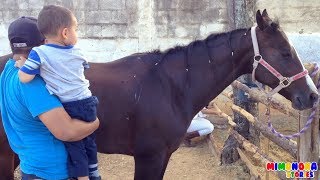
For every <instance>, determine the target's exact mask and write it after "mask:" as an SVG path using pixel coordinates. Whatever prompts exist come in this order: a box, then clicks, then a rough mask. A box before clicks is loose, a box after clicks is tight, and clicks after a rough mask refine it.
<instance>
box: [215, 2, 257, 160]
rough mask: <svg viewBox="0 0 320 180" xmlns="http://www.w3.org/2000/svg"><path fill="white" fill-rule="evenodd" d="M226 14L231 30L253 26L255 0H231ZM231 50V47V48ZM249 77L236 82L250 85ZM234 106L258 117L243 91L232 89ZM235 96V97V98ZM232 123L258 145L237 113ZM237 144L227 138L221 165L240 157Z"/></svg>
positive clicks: (231, 138)
mask: <svg viewBox="0 0 320 180" xmlns="http://www.w3.org/2000/svg"><path fill="white" fill-rule="evenodd" d="M227 3H228V6H229V7H228V14H229V17H230V22H233V23H230V24H231V25H230V27H231V29H237V28H247V27H250V26H252V25H253V24H254V21H255V5H256V1H255V0H232V1H227ZM231 49H232V47H231ZM250 79H251V78H250V76H249V75H244V76H241V77H240V78H239V79H238V80H239V81H240V82H242V83H247V84H248V83H249V84H252V81H251V80H250ZM233 94H234V97H235V98H234V104H236V105H238V106H240V107H242V108H244V109H245V110H247V111H248V112H250V113H251V114H253V115H258V108H257V107H258V106H257V103H255V102H252V101H251V102H250V100H249V99H248V98H247V97H246V96H245V93H244V91H242V90H240V89H234V90H233ZM236 96H237V97H236ZM234 122H235V123H236V124H237V127H236V128H235V130H236V131H238V132H239V134H241V135H242V136H244V137H245V138H247V139H249V140H250V141H251V142H252V143H254V144H255V145H259V144H260V139H259V132H258V131H257V130H255V129H254V128H253V127H251V125H250V123H249V122H248V121H247V120H246V119H245V118H243V117H242V116H240V115H239V114H237V113H234ZM236 146H237V142H235V140H234V138H233V137H232V136H229V137H228V139H227V140H226V142H225V144H224V147H223V151H222V154H221V163H222V164H229V163H233V162H235V161H237V160H238V159H239V158H240V157H239V154H238V151H237V149H236Z"/></svg>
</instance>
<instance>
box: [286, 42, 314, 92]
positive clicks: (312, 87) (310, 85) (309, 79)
mask: <svg viewBox="0 0 320 180" xmlns="http://www.w3.org/2000/svg"><path fill="white" fill-rule="evenodd" d="M289 43H290V45H291V48H292V49H293V51H294V52H295V53H296V55H297V57H298V59H299V61H300V64H301V66H302V67H303V70H304V69H305V67H304V66H303V64H302V61H301V58H300V56H299V54H298V52H297V51H296V49H295V48H294V46H293V43H292V42H291V41H289ZM310 73H312V72H310ZM310 73H309V74H310ZM309 74H308V75H306V76H305V78H306V81H307V85H308V86H309V88H310V89H312V90H314V91H317V88H316V86H315V84H314V83H313V81H312V79H311V77H310V75H309Z"/></svg>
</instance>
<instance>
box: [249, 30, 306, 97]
mask: <svg viewBox="0 0 320 180" xmlns="http://www.w3.org/2000/svg"><path fill="white" fill-rule="evenodd" d="M251 38H252V45H253V50H254V58H253V70H252V81H253V82H254V83H255V84H256V85H257V86H258V87H259V89H260V90H261V91H263V92H264V93H266V95H267V97H268V98H269V99H270V98H271V96H272V95H274V94H275V93H277V92H279V91H280V90H281V89H283V88H286V87H288V86H289V85H290V84H291V83H292V82H293V81H296V80H298V79H300V78H302V77H304V76H306V75H308V70H307V69H304V71H302V72H300V73H298V74H296V75H294V76H291V77H284V76H282V75H281V73H279V72H278V71H277V70H276V69H274V68H273V67H272V66H271V65H270V64H269V63H267V62H266V61H265V60H264V59H263V58H262V56H261V55H260V53H259V45H258V41H257V35H256V27H252V28H251ZM259 64H261V65H262V66H263V67H265V68H266V69H267V70H268V71H269V72H270V73H272V74H273V75H274V76H275V77H276V78H278V79H279V85H278V86H277V87H276V88H274V89H273V90H271V91H269V92H267V91H265V90H264V89H263V87H262V85H261V83H259V82H258V81H257V80H256V78H255V74H256V69H257V67H258V65H259Z"/></svg>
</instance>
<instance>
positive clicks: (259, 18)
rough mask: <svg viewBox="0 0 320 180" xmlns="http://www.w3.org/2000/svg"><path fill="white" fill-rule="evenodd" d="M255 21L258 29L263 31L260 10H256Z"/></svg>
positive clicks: (263, 25)
mask: <svg viewBox="0 0 320 180" xmlns="http://www.w3.org/2000/svg"><path fill="white" fill-rule="evenodd" d="M256 21H257V24H258V27H259V29H261V30H264V28H266V26H265V22H264V20H263V17H262V15H261V12H260V10H258V11H257V13H256Z"/></svg>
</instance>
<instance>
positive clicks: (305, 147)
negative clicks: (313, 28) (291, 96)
mask: <svg viewBox="0 0 320 180" xmlns="http://www.w3.org/2000/svg"><path fill="white" fill-rule="evenodd" d="M306 67H307V69H309V72H312V70H313V68H308V65H306ZM318 80H319V73H317V75H316V77H314V78H313V81H314V83H315V84H316V85H317V83H318ZM311 112H312V110H305V111H302V113H301V115H300V122H299V126H300V127H299V129H302V128H303V127H304V126H305V124H306V122H307V120H308V118H309V115H310V113H311ZM314 118H315V119H314V120H313V122H312V124H311V127H310V129H308V130H307V131H306V132H305V133H303V134H302V135H301V136H300V138H299V139H298V161H299V162H318V159H319V144H318V142H319V106H318V107H317V109H316V116H315V117H314ZM314 175H315V179H319V172H318V171H316V172H314Z"/></svg>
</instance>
